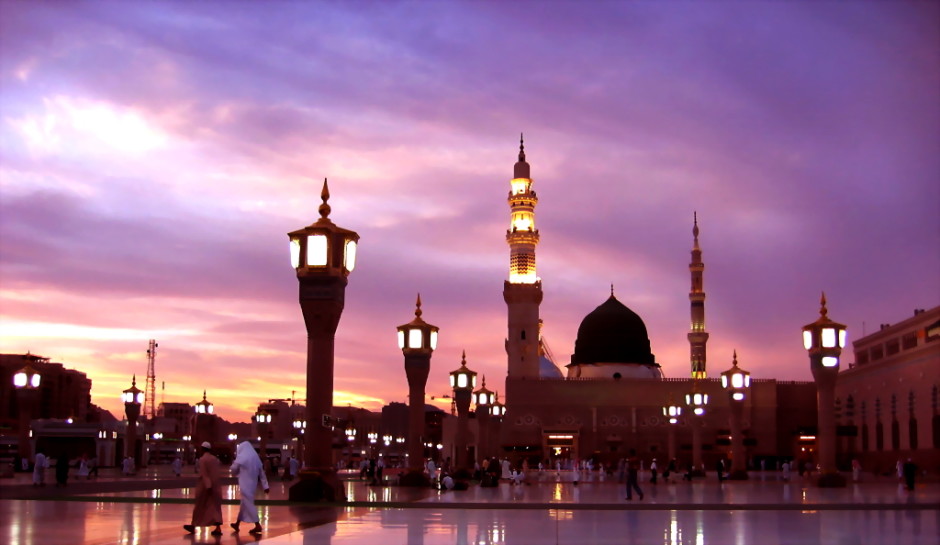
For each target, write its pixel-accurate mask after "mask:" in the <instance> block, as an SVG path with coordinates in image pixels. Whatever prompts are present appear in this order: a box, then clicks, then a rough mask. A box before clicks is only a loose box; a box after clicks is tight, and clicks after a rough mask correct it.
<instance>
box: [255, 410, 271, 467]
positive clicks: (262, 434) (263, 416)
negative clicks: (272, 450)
mask: <svg viewBox="0 0 940 545" xmlns="http://www.w3.org/2000/svg"><path fill="white" fill-rule="evenodd" d="M255 425H257V426H258V447H259V448H260V449H261V456H262V457H263V456H264V454H265V452H266V451H267V444H268V430H269V429H270V425H271V413H269V412H268V411H266V410H264V409H258V412H256V413H255Z"/></svg>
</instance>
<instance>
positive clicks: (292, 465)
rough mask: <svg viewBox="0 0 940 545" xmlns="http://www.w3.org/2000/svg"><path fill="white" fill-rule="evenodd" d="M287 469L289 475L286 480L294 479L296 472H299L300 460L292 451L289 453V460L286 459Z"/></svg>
mask: <svg viewBox="0 0 940 545" xmlns="http://www.w3.org/2000/svg"><path fill="white" fill-rule="evenodd" d="M287 470H288V471H290V477H289V478H288V480H291V479H294V478H296V477H297V475H298V474H300V462H299V461H298V460H297V458H296V457H295V456H294V454H293V453H291V455H290V460H288V461H287Z"/></svg>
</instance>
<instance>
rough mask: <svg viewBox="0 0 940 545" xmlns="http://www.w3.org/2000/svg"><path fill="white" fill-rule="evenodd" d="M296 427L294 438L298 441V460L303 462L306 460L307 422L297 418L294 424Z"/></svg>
mask: <svg viewBox="0 0 940 545" xmlns="http://www.w3.org/2000/svg"><path fill="white" fill-rule="evenodd" d="M293 426H294V437H295V438H296V439H297V452H296V453H295V454H296V455H297V459H298V460H303V458H304V432H305V431H306V430H307V421H306V420H304V419H302V418H295V419H294V422H293Z"/></svg>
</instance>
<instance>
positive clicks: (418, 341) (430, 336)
mask: <svg viewBox="0 0 940 545" xmlns="http://www.w3.org/2000/svg"><path fill="white" fill-rule="evenodd" d="M437 332H438V328H437V326H433V325H431V324H429V323H427V322H425V321H424V320H422V319H421V294H420V293H419V294H418V298H417V301H416V302H415V317H414V319H413V320H412V321H410V322H408V323H407V324H404V325H400V326H398V347H399V348H401V351H402V354H403V355H404V356H405V375H406V376H407V377H408V470H409V472H408V474H407V475H406V476H405V477H404V478H403V479H401V484H403V485H405V486H427V485H428V482H427V479H425V478H423V475H424V468H423V464H424V456H423V454H424V446H423V445H422V441H423V437H424V390H425V386H427V383H428V373H429V372H430V370H431V354H432V353H433V352H434V349H435V348H437Z"/></svg>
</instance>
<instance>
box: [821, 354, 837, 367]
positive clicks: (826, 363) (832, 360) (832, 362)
mask: <svg viewBox="0 0 940 545" xmlns="http://www.w3.org/2000/svg"><path fill="white" fill-rule="evenodd" d="M822 364H823V367H837V366H838V365H839V358H837V357H835V356H823V359H822Z"/></svg>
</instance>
